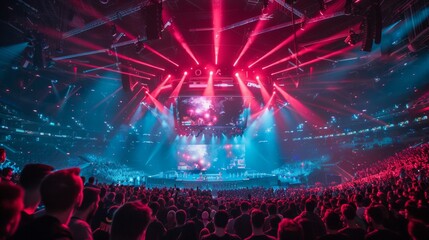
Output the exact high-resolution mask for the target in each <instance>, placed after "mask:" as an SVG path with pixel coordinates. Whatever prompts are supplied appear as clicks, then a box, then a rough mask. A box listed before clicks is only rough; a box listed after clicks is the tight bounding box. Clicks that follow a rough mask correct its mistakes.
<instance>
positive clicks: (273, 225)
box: [270, 215, 282, 229]
mask: <svg viewBox="0 0 429 240" xmlns="http://www.w3.org/2000/svg"><path fill="white" fill-rule="evenodd" d="M281 220H282V219H281V218H280V216H279V215H274V216H273V217H271V219H270V226H271V228H272V229H277V228H278V227H279V223H280V222H281Z"/></svg>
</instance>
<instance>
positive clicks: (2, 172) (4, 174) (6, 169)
mask: <svg viewBox="0 0 429 240" xmlns="http://www.w3.org/2000/svg"><path fill="white" fill-rule="evenodd" d="M10 172H13V169H12V168H11V167H5V168H3V169H2V170H1V175H2V176H3V177H6V176H7V175H8V174H9V173H10Z"/></svg>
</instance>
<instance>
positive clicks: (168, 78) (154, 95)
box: [151, 74, 171, 98]
mask: <svg viewBox="0 0 429 240" xmlns="http://www.w3.org/2000/svg"><path fill="white" fill-rule="evenodd" d="M170 78H171V75H170V74H168V76H167V77H166V78H165V79H164V81H162V83H161V84H159V85H158V87H156V88H155V90H153V91H152V94H151V95H152V96H153V97H154V98H157V97H158V95H159V93H160V92H161V90H162V89H163V87H164V86H165V84H166V83H167V82H168V80H170Z"/></svg>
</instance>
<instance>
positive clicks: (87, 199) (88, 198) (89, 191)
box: [77, 187, 100, 211]
mask: <svg viewBox="0 0 429 240" xmlns="http://www.w3.org/2000/svg"><path fill="white" fill-rule="evenodd" d="M99 195H100V189H97V188H93V187H86V188H84V189H83V200H82V204H81V205H80V206H79V207H78V208H77V210H80V211H83V210H86V209H88V208H89V207H90V206H91V205H92V204H93V203H95V202H97V201H98V200H99Z"/></svg>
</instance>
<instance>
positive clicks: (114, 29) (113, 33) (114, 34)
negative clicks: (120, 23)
mask: <svg viewBox="0 0 429 240" xmlns="http://www.w3.org/2000/svg"><path fill="white" fill-rule="evenodd" d="M110 33H111V34H112V37H115V36H116V34H118V32H117V31H116V25H112V26H111V28H110Z"/></svg>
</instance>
